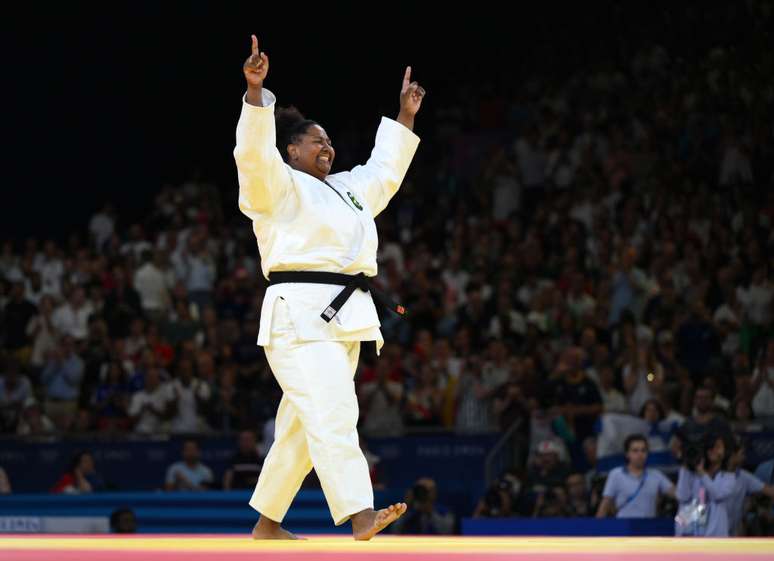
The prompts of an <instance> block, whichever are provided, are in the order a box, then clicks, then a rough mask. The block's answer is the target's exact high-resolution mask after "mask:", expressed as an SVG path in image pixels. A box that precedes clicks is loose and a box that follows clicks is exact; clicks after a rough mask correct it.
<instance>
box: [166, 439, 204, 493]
mask: <svg viewBox="0 0 774 561" xmlns="http://www.w3.org/2000/svg"><path fill="white" fill-rule="evenodd" d="M200 456H201V453H200V452H199V444H198V443H197V442H196V441H195V440H186V441H185V442H184V443H183V459H182V461H179V462H175V463H174V464H172V465H171V466H169V467H168V468H167V476H166V478H165V483H164V488H165V489H166V490H167V491H204V490H206V489H209V488H211V487H212V484H213V482H214V481H215V478H214V477H213V475H212V470H211V469H210V468H209V467H207V466H206V465H204V464H203V463H202V462H201V461H200V459H199V458H200Z"/></svg>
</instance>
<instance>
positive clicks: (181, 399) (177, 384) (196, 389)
mask: <svg viewBox="0 0 774 561" xmlns="http://www.w3.org/2000/svg"><path fill="white" fill-rule="evenodd" d="M169 387H170V393H171V395H172V396H173V401H172V405H173V407H172V410H173V412H174V413H173V417H172V420H171V422H170V430H171V431H172V432H177V433H198V432H202V431H205V430H209V427H208V426H207V424H206V422H205V421H204V413H206V409H207V406H208V405H209V403H210V398H211V396H212V391H211V389H210V385H209V384H208V383H207V382H205V381H204V380H202V379H200V378H199V377H198V376H197V375H196V372H195V371H194V365H193V361H192V360H191V359H190V358H188V357H185V356H184V357H181V358H180V359H179V360H178V363H177V369H176V372H175V379H174V380H172V381H171V382H170V383H169Z"/></svg>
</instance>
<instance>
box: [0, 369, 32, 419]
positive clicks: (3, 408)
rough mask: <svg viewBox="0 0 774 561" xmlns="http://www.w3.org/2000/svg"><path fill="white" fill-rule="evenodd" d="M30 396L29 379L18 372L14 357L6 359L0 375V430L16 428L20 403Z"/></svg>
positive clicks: (30, 385) (20, 407)
mask: <svg viewBox="0 0 774 561" xmlns="http://www.w3.org/2000/svg"><path fill="white" fill-rule="evenodd" d="M30 396H32V384H30V379H29V378H28V377H27V376H25V375H23V374H22V373H21V372H20V366H19V362H18V361H17V360H16V359H14V358H10V359H8V360H7V361H6V363H5V371H4V373H3V375H2V376H0V432H11V431H13V430H14V429H15V428H16V424H17V423H18V420H19V414H20V413H21V409H22V405H23V404H24V402H25V401H26V400H27V398H29V397H30Z"/></svg>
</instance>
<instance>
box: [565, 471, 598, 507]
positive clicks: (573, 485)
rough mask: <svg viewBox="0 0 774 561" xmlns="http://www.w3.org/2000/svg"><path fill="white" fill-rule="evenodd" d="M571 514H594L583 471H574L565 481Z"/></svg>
mask: <svg viewBox="0 0 774 561" xmlns="http://www.w3.org/2000/svg"><path fill="white" fill-rule="evenodd" d="M565 488H566V490H567V502H568V507H569V510H570V516H592V515H593V512H592V510H591V504H590V501H589V499H590V497H589V491H588V488H587V487H586V478H585V477H584V476H583V474H582V473H573V474H570V476H569V477H568V478H567V480H566V481H565Z"/></svg>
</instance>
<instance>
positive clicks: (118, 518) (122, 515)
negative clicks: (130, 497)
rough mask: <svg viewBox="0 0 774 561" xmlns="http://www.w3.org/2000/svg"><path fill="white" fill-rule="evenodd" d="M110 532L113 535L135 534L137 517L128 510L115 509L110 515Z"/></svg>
mask: <svg viewBox="0 0 774 561" xmlns="http://www.w3.org/2000/svg"><path fill="white" fill-rule="evenodd" d="M110 531H111V532H113V533H114V534H136V533H137V516H136V515H135V514H134V511H133V510H132V509H130V508H117V509H116V510H114V511H113V512H111V513H110Z"/></svg>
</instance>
